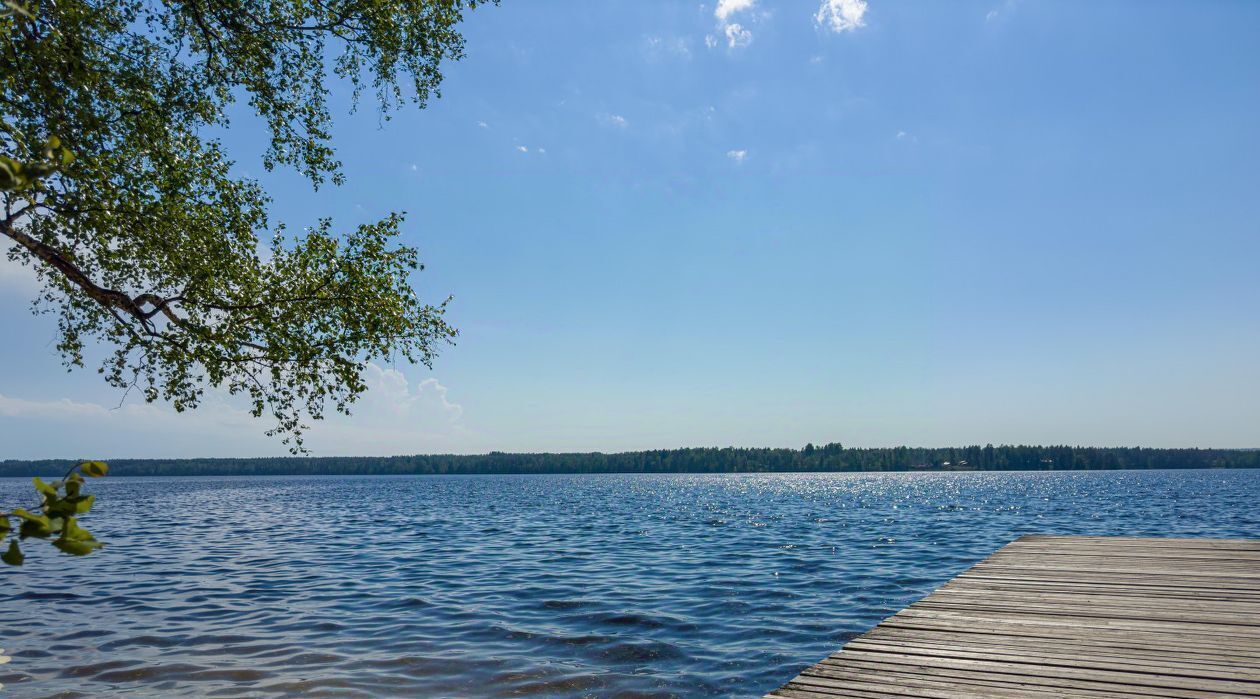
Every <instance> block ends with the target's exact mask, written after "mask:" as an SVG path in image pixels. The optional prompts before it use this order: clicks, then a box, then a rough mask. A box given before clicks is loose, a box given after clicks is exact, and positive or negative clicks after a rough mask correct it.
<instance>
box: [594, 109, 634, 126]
mask: <svg viewBox="0 0 1260 699" xmlns="http://www.w3.org/2000/svg"><path fill="white" fill-rule="evenodd" d="M595 118H597V119H599V121H600V122H601V123H603V124H607V125H608V126H615V127H617V128H619V129H624V128H626V127H628V126H630V122H629V121H628V120H626V118H625V117H623V116H621V115H620V114H608V113H603V114H598V115H596V117H595Z"/></svg>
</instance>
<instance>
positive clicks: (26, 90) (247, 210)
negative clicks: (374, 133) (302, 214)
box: [0, 0, 480, 451]
mask: <svg viewBox="0 0 1260 699" xmlns="http://www.w3.org/2000/svg"><path fill="white" fill-rule="evenodd" d="M478 4H480V0H438V1H432V0H326V1H319V2H309V1H308V0H181V1H180V2H152V1H150V0H58V1H57V2H52V1H50V0H39V1H36V0H31V1H30V2H29V3H27V4H25V5H17V4H15V3H14V2H12V0H9V1H7V2H6V3H5V7H6V8H7V10H6V11H4V12H0V235H3V236H4V237H7V238H9V239H10V240H11V241H12V242H13V243H14V245H13V247H12V248H11V249H10V251H9V253H8V254H9V256H10V258H11V259H13V260H15V261H17V262H20V263H23V264H33V265H34V266H35V269H36V270H37V272H38V274H39V278H40V280H41V282H42V292H41V293H40V295H39V298H38V299H37V300H36V311H37V312H44V313H51V314H55V315H56V316H57V318H58V324H59V330H60V333H59V341H58V343H57V348H58V350H59V351H60V353H61V356H62V358H63V360H64V362H65V363H66V364H67V366H69V367H76V366H83V365H84V363H85V359H84V351H85V347H86V346H87V345H88V344H89V343H90V342H103V343H105V344H106V345H108V346H111V347H112V348H113V350H112V354H111V355H110V356H109V357H108V358H107V359H106V360H105V361H104V362H103V363H102V364H101V366H100V373H101V374H103V376H104V378H105V379H106V380H107V381H108V382H109V383H110V384H111V385H113V386H115V387H118V388H119V389H122V390H127V391H130V390H132V389H136V390H138V391H140V393H141V394H142V395H143V396H144V398H145V400H148V401H157V400H166V401H169V402H170V403H171V404H172V405H173V406H174V407H175V408H176V409H177V410H185V409H189V408H194V407H196V406H197V405H198V403H199V402H200V401H201V400H202V398H203V397H204V392H205V390H206V389H207V388H208V387H219V388H223V389H226V390H227V391H228V392H230V393H232V394H240V395H243V396H245V397H247V399H248V400H249V403H250V406H251V409H252V412H253V414H254V415H255V416H261V415H263V414H264V413H268V414H270V415H271V416H272V417H273V418H274V420H275V422H274V428H273V429H272V430H271V433H273V434H279V435H280V436H281V437H282V438H283V439H284V441H285V443H287V444H289V445H290V447H291V448H292V449H293V450H294V451H299V450H301V444H302V440H301V436H302V431H303V429H304V427H305V423H304V420H305V419H307V418H313V419H319V418H321V417H322V416H323V414H324V410H325V407H326V406H327V405H332V406H333V407H334V408H335V409H336V410H338V411H341V412H348V411H349V406H350V405H351V404H352V403H353V402H354V401H355V399H356V398H357V397H358V396H359V395H360V394H361V393H362V392H363V391H364V390H365V388H366V387H365V385H364V383H363V381H362V379H361V377H360V372H361V371H362V369H363V368H364V366H365V365H366V364H367V362H369V361H371V360H372V359H375V358H381V359H385V358H389V359H393V358H403V359H406V360H409V361H414V362H421V363H424V364H426V365H427V364H430V363H431V362H432V359H433V357H434V353H435V352H436V351H437V348H438V347H439V346H440V345H442V344H444V343H447V342H450V341H452V340H453V338H454V337H455V334H456V333H455V330H454V329H453V328H451V327H450V326H449V325H448V324H447V322H446V321H445V318H444V313H445V309H446V302H441V303H437V304H429V303H425V302H423V301H421V299H420V298H419V297H418V295H417V294H416V293H415V291H414V289H413V288H412V286H411V283H410V277H411V274H412V273H413V272H414V271H415V270H418V269H421V268H422V267H421V265H420V263H419V258H418V255H417V253H416V251H415V250H414V249H411V248H409V247H406V246H403V245H399V244H398V243H397V241H396V237H397V236H398V233H399V226H400V225H401V223H402V220H403V219H402V215H401V214H390V215H389V216H387V217H385V218H384V219H382V220H380V221H377V222H373V223H367V224H363V225H360V226H357V227H356V228H354V229H353V230H349V231H345V232H337V231H335V230H334V227H333V223H332V222H331V221H330V220H327V219H324V220H319V221H317V222H313V223H312V225H310V226H308V227H306V228H304V229H303V230H301V231H300V232H298V233H292V232H290V230H289V229H288V228H286V227H285V226H284V225H283V224H279V223H275V224H273V223H272V222H271V221H270V219H269V216H268V206H269V204H270V201H269V199H268V197H267V196H266V194H265V193H264V192H263V191H262V190H261V188H260V187H259V185H258V184H257V182H255V181H253V180H250V179H248V178H244V177H240V176H236V175H234V174H232V172H231V170H232V162H231V161H230V160H229V159H228V158H227V156H226V155H225V153H224V151H223V148H222V146H221V144H220V143H219V142H218V141H217V140H215V139H213V138H211V137H209V136H207V134H208V133H213V132H214V130H215V129H221V128H224V127H227V126H228V125H229V119H228V113H229V109H230V107H231V105H232V104H233V102H234V101H236V100H238V99H240V100H245V101H246V102H247V103H248V105H249V106H250V107H251V108H252V111H253V112H254V113H255V114H256V115H257V116H258V117H259V118H260V119H261V120H262V121H264V122H265V123H266V125H267V127H268V129H269V132H270V134H271V139H270V145H269V147H268V148H267V150H266V152H265V153H264V154H263V163H264V165H265V166H266V167H267V168H268V169H270V168H273V167H276V166H285V167H293V168H295V169H297V170H298V171H299V172H301V173H302V174H303V175H304V176H306V177H307V178H308V179H309V180H310V181H311V183H312V185H313V186H314V187H316V188H318V187H319V186H321V185H323V184H325V183H326V182H328V181H331V182H333V183H340V182H341V181H342V179H343V176H342V174H341V173H340V171H339V163H338V161H337V160H336V157H335V152H334V150H333V148H332V145H331V141H330V129H331V116H330V112H329V106H328V94H329V91H328V87H327V85H326V79H327V78H329V77H330V76H335V77H337V78H339V79H343V80H345V81H348V82H349V83H350V84H351V85H352V86H353V88H354V95H355V99H356V103H357V101H358V99H359V97H360V96H361V95H362V93H364V92H365V91H370V92H371V93H372V94H373V95H374V96H375V102H376V104H377V105H378V107H379V109H380V110H381V112H382V114H384V115H385V116H386V118H388V115H389V113H390V111H391V110H393V109H395V108H397V107H398V106H400V105H401V104H403V103H405V102H407V101H408V100H410V101H411V102H413V103H415V104H417V105H419V106H420V107H423V106H424V105H425V104H426V102H427V100H429V99H430V98H432V97H436V96H438V94H439V92H438V88H439V85H440V83H441V80H442V75H441V71H440V67H441V64H442V62H443V61H446V60H455V59H458V58H460V57H461V56H462V53H463V39H462V37H461V36H460V34H459V33H458V31H457V30H456V27H457V25H458V23H459V21H460V20H461V19H462V17H463V13H464V12H465V11H467V10H469V9H471V8H473V7H475V6H476V5H478ZM263 241H266V242H263ZM448 300H449V299H448Z"/></svg>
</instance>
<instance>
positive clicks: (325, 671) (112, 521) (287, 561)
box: [0, 471, 1260, 697]
mask: <svg viewBox="0 0 1260 699" xmlns="http://www.w3.org/2000/svg"><path fill="white" fill-rule="evenodd" d="M93 485H94V486H95V487H96V488H97V492H99V493H100V497H99V498H98V506H97V508H96V509H97V511H94V512H93V513H92V515H91V523H92V526H91V529H92V530H93V531H94V532H96V533H97V535H98V536H100V537H101V538H103V539H105V540H106V541H108V542H109V544H110V545H109V547H108V548H106V549H105V550H104V551H102V552H99V553H97V554H94V555H93V556H91V557H89V558H86V559H77V558H70V557H67V556H53V555H51V554H52V553H53V551H52V550H51V547H29V549H30V550H29V552H28V561H27V565H26V567H25V568H23V569H20V570H14V569H9V570H6V571H4V572H3V573H2V574H0V575H3V577H2V578H0V579H2V580H3V591H2V592H0V633H2V636H0V638H3V643H0V645H3V646H4V647H5V648H6V649H7V650H6V653H7V654H9V655H11V656H12V657H13V661H12V663H10V664H8V665H4V666H0V682H3V683H4V684H5V688H4V690H3V691H4V696H7V697H44V696H61V697H77V696H82V697H88V696H91V697H102V696H119V697H121V696H127V697H134V696H161V697H181V696H188V697H193V696H197V697H200V696H215V697H245V696H249V697H268V696H304V697H306V696H324V697H378V696H425V697H437V696H460V697H463V696H549V697H550V696H575V697H577V696H609V695H613V694H617V695H618V696H644V697H647V696H662V697H664V696H687V697H691V696H738V697H745V696H755V695H759V694H760V693H762V692H764V691H767V690H769V689H771V688H773V687H776V686H778V685H779V684H781V683H782V682H784V681H786V680H787V679H789V678H791V677H792V676H793V675H795V674H796V673H797V671H799V670H800V669H801V668H802V667H803V666H804V665H806V664H809V663H812V662H814V661H817V660H818V659H819V658H821V657H822V656H824V655H826V654H827V653H829V652H831V651H833V650H835V649H836V648H837V647H838V646H839V645H841V644H842V643H843V642H844V641H845V640H846V639H848V638H850V637H851V636H853V635H855V634H858V633H861V632H863V631H865V630H866V629H867V628H869V627H870V626H872V625H873V624H875V623H876V622H877V621H879V620H880V619H881V618H883V617H885V616H887V615H889V614H891V613H893V612H895V611H896V610H897V609H900V608H901V607H903V606H905V605H906V604H908V603H910V602H911V601H913V600H915V599H917V598H919V597H921V596H923V595H925V594H926V593H927V592H929V591H930V590H932V589H933V588H935V587H936V586H937V585H939V584H941V583H943V582H944V581H945V580H947V579H949V578H951V577H953V576H954V575H956V574H957V573H958V572H959V571H961V570H962V569H964V568H966V567H967V566H969V565H971V564H972V563H974V562H975V561H977V560H979V559H980V558H982V557H984V556H986V555H988V554H989V553H990V552H991V551H993V550H994V549H996V548H998V547H999V546H1001V545H1002V544H1004V543H1006V542H1007V541H1009V540H1010V539H1012V538H1014V537H1015V536H1018V535H1019V534H1023V533H1028V532H1038V533H1074V534H1125V535H1138V536H1141V535H1147V536H1158V535H1180V536H1200V535H1201V536H1222V537H1260V471H1234V472H1225V471H1195V472H1144V473H1143V472H1119V473H1044V474H1015V473H991V474H786V475H783V474H776V475H662V476H644V475H637V476H468V477H462V476H448V477H440V476H439V477H415V478H405V477H375V478H374V477H361V478H360V477H356V478H258V479H248V478H201V479H157V478H155V479H124V478H115V479H109V480H106V481H103V482H100V483H94V484H93ZM29 489H30V483H29V481H27V480H25V479H3V480H0V502H12V501H14V499H15V498H18V497H25V496H27V495H28V493H29ZM176 513H178V514H176ZM124 532H125V534H124ZM45 549H47V550H45ZM36 554H38V555H36Z"/></svg>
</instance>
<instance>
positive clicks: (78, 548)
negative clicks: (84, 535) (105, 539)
mask: <svg viewBox="0 0 1260 699" xmlns="http://www.w3.org/2000/svg"><path fill="white" fill-rule="evenodd" d="M53 546H56V547H57V548H59V549H61V550H62V551H64V552H66V553H68V554H71V555H73V556H86V555H88V554H89V553H92V552H93V551H95V550H96V549H99V548H100V547H101V542H99V541H79V540H77V539H66V538H58V539H56V540H54V541H53Z"/></svg>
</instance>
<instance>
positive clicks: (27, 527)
mask: <svg viewBox="0 0 1260 699" xmlns="http://www.w3.org/2000/svg"><path fill="white" fill-rule="evenodd" d="M13 514H14V515H16V516H18V517H21V518H22V520H23V521H22V526H21V527H19V528H18V535H19V536H22V537H23V538H25V537H28V536H36V537H40V538H43V537H46V536H48V535H49V534H52V533H54V531H55V530H54V529H53V523H52V520H50V519H48V518H47V517H45V516H44V515H36V514H31V513H30V512H27V511H26V510H23V509H21V508H18V509H16V510H14V511H13Z"/></svg>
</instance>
